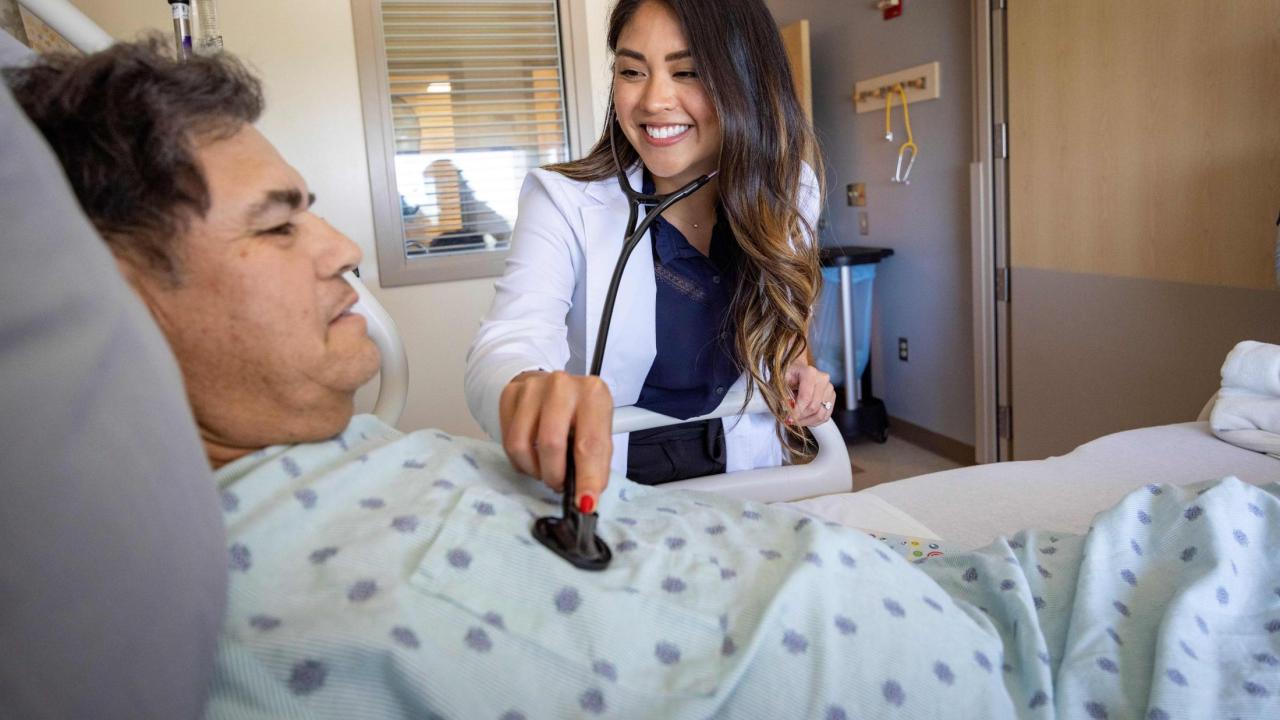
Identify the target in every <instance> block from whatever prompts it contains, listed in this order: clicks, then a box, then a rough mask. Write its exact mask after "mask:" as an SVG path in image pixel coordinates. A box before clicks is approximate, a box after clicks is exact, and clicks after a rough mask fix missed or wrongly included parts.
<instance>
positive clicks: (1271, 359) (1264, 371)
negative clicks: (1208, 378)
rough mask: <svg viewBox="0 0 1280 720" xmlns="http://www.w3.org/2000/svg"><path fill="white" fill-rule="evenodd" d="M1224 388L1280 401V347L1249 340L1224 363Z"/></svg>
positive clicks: (1235, 349) (1240, 345)
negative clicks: (1245, 391) (1246, 391)
mask: <svg viewBox="0 0 1280 720" xmlns="http://www.w3.org/2000/svg"><path fill="white" fill-rule="evenodd" d="M1222 387H1224V388H1235V389H1238V390H1248V391H1249V392H1251V393H1255V394H1257V395H1270V396H1272V397H1274V398H1277V399H1280V345H1271V344H1268V343H1260V342H1255V341H1253V340H1245V341H1243V342H1241V343H1240V344H1238V345H1236V346H1235V347H1234V348H1232V350H1231V352H1230V353H1228V354H1227V359H1226V361H1225V362H1223V363H1222Z"/></svg>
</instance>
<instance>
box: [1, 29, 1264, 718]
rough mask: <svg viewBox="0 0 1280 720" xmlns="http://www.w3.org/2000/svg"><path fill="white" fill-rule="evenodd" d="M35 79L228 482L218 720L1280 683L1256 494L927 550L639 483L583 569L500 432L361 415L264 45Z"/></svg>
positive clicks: (836, 709)
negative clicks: (274, 111)
mask: <svg viewBox="0 0 1280 720" xmlns="http://www.w3.org/2000/svg"><path fill="white" fill-rule="evenodd" d="M8 80H9V82H10V84H11V85H13V86H14V91H15V96H16V97H17V98H18V100H19V101H20V102H21V103H22V105H23V107H24V108H25V110H26V111H27V112H28V114H29V115H30V116H31V117H32V119H33V121H34V122H35V123H36V124H37V126H39V127H40V129H41V131H42V132H43V133H44V134H45V136H46V138H47V139H48V140H49V142H50V144H51V145H52V146H53V148H54V150H55V152H56V153H57V154H58V156H59V158H60V159H61V161H62V163H63V165H64V166H65V168H66V170H67V174H68V175H69V177H70V180H71V183H72V185H73V187H74V189H75V191H76V193H77V196H78V198H79V200H80V202H81V204H82V205H83V206H84V208H85V210H86V212H87V214H88V216H89V217H90V219H91V220H92V221H93V222H94V224H95V226H96V227H97V228H98V230H99V232H100V233H101V235H102V236H103V238H104V239H105V240H106V242H107V243H108V245H109V246H110V247H111V249H112V251H113V252H114V254H115V256H116V258H117V259H118V261H119V266H120V269H121V271H122V272H123V273H124V274H125V276H126V277H127V279H128V280H129V282H130V284H131V285H132V287H133V288H134V289H135V290H136V291H137V293H138V294H139V295H140V296H141V297H142V298H143V299H144V300H145V302H146V304H147V306H148V307H149V308H150V310H151V312H152V314H153V315H154V317H155V319H156V321H157V323H158V324H159V325H160V327H161V329H162V330H163V332H164V334H165V335H166V337H167V339H168V341H169V343H170V344H171V346H172V348H173V350H174V353H175V355H176V356H177V358H178V361H179V364H180V367H181V369H182V372H183V375H184V378H185V382H186V390H187V394H188V397H189V400H190V403H191V405H192V408H193V410H194V414H195V417H196V419H197V423H198V425H199V429H200V432H201V435H202V438H203V440H204V445H205V448H206V451H207V454H208V457H209V461H210V463H211V464H212V465H213V466H214V467H215V468H216V469H217V473H216V479H217V482H218V483H219V486H220V488H221V493H222V503H223V510H224V514H225V520H226V524H227V529H228V535H229V537H230V540H229V548H228V563H229V566H230V569H231V574H232V582H231V592H230V598H229V610H228V614H227V618H226V623H225V625H224V630H223V639H222V641H221V645H220V650H219V658H218V669H217V673H216V677H215V678H214V679H213V682H212V698H211V701H210V705H209V708H208V714H209V716H210V717H280V716H288V717H335V718H357V717H358V718H372V717H428V716H430V717H435V716H445V717H461V718H494V719H497V718H508V719H512V720H513V719H515V718H562V717H578V716H612V717H627V718H633V717H661V718H677V717H679V718H684V717H688V718H705V717H711V716H729V717H767V718H778V717H806V718H832V719H835V718H845V717H853V716H856V717H880V716H885V717H982V718H994V717H1015V716H1019V717H1051V716H1054V715H1055V714H1056V715H1058V716H1062V717H1093V718H1105V717H1147V718H1153V719H1156V718H1170V717H1184V716H1185V717H1207V716H1210V715H1213V716H1228V715H1234V714H1239V715H1249V714H1252V715H1253V716H1261V715H1260V713H1263V712H1264V710H1263V708H1265V707H1266V704H1267V703H1272V707H1273V708H1274V702H1275V698H1276V697H1277V696H1280V676H1278V675H1277V674H1276V670H1275V667H1276V665H1278V664H1280V661H1278V660H1277V659H1276V656H1277V655H1280V569H1278V567H1277V560H1276V557H1275V553H1270V554H1268V553H1266V552H1264V549H1265V548H1266V547H1268V546H1271V547H1274V546H1275V543H1276V535H1275V533H1276V532H1277V528H1280V504H1278V503H1277V502H1276V500H1275V498H1274V497H1273V496H1271V495H1269V494H1267V493H1266V492H1264V491H1262V490H1259V489H1257V488H1252V487H1249V486H1245V485H1242V484H1241V483H1239V482H1237V481H1226V482H1223V483H1220V484H1218V485H1215V486H1212V487H1211V488H1209V489H1205V490H1203V491H1202V494H1201V495H1199V496H1197V495H1196V494H1195V493H1194V492H1192V491H1188V490H1183V489H1180V488H1173V487H1163V488H1162V487H1160V486H1156V485H1152V486H1150V489H1149V490H1143V491H1141V492H1139V493H1136V494H1134V495H1132V496H1130V498H1128V499H1127V500H1126V501H1125V502H1124V504H1122V505H1121V506H1119V507H1118V508H1117V509H1115V510H1114V511H1109V512H1108V513H1104V514H1103V515H1100V516H1099V519H1098V521H1097V522H1096V524H1095V530H1094V532H1092V533H1090V534H1089V535H1088V536H1085V537H1067V536H1053V535H1048V534H1038V533H1024V534H1020V535H1018V536H1016V537H1015V538H1013V539H1010V540H1008V541H999V542H997V543H995V544H993V545H992V546H991V547H990V548H987V549H986V550H984V551H980V552H975V553H972V554H967V555H949V556H947V557H943V558H938V559H934V560H929V561H928V562H926V563H925V564H923V565H921V566H920V567H914V566H912V565H911V564H909V563H908V562H907V561H905V560H904V559H903V558H902V557H900V556H899V555H896V554H894V553H893V552H892V551H891V550H890V549H889V548H887V547H886V546H885V545H884V544H883V543H880V542H878V541H876V540H874V539H872V538H869V537H867V536H866V535H864V534H862V533H859V532H855V531H852V530H849V529H846V528H842V527H838V526H831V525H828V524H824V523H822V522H816V521H814V520H812V519H811V518H808V517H805V516H802V515H800V514H798V513H796V512H794V511H791V510H787V509H778V508H772V507H768V506H761V505H757V504H754V503H745V504H744V503H741V502H738V501H733V500H729V499H726V498H722V497H718V496H712V495H702V494H697V493H690V492H680V491H664V490H661V489H653V488H645V487H641V486H638V485H634V484H632V483H629V482H628V481H626V480H625V479H622V478H614V479H613V480H612V481H611V482H610V483H609V485H608V488H607V489H605V490H604V491H603V496H602V498H601V520H600V529H599V532H600V534H601V535H602V537H604V538H605V539H606V540H607V541H608V542H609V543H610V545H611V546H612V548H613V551H614V560H613V563H612V565H611V566H610V567H609V569H608V570H606V571H604V572H597V573H590V572H583V571H580V570H577V569H575V568H574V567H573V566H571V565H569V564H568V563H566V562H564V561H563V560H561V559H560V558H558V557H557V556H555V555H553V554H552V553H550V552H548V551H547V550H546V549H545V548H543V547H542V546H541V545H539V544H538V543H536V542H534V541H533V540H532V539H531V536H530V527H531V525H532V521H533V518H535V517H537V516H540V515H545V514H549V513H555V512H557V507H558V505H559V501H558V499H557V498H556V497H555V496H554V495H553V494H552V493H551V492H550V491H549V490H548V489H547V488H546V487H545V486H544V485H542V484H541V483H538V482H536V481H534V480H532V479H530V478H528V477H526V476H522V475H519V474H517V473H515V472H514V471H513V470H512V469H511V467H510V465H509V463H508V461H507V459H506V457H505V456H504V455H503V453H502V452H501V449H500V448H497V447H496V446H492V445H491V444H488V443H481V442H476V441H472V440H468V439H465V438H455V437H450V436H448V435H446V434H443V433H439V432H433V431H420V432H416V433H412V434H409V435H401V434H400V433H398V432H396V431H395V430H393V429H391V428H388V427H386V426H384V425H382V424H381V423H379V422H378V421H377V420H375V419H373V418H371V417H367V416H359V417H355V418H354V419H353V418H352V398H353V394H354V392H355V390H356V388H357V387H359V386H360V385H361V384H362V383H364V382H365V381H367V380H368V379H369V378H370V377H371V376H372V374H373V373H374V372H375V371H376V368H377V364H378V358H377V353H376V350H375V348H374V347H373V345H372V344H371V343H370V342H369V340H368V339H367V338H366V337H365V326H364V322H363V320H362V319H361V318H360V317H358V316H356V315H353V314H351V312H350V309H351V306H352V304H353V303H354V301H355V295H354V294H353V293H352V291H351V289H350V288H349V287H348V286H347V285H346V284H345V283H344V282H343V281H342V280H341V277H340V275H341V273H342V272H343V271H344V270H346V269H349V268H351V267H352V266H354V265H355V263H356V262H357V261H358V260H359V251H358V249H357V248H356V246H355V245H354V244H353V243H352V242H351V241H350V240H349V239H348V238H346V237H344V236H343V235H342V234H341V233H339V232H338V231H337V230H335V229H334V228H333V227H331V226H330V225H328V224H327V223H326V222H325V221H324V220H322V219H320V218H319V217H318V216H316V215H315V214H313V213H312V211H311V203H312V201H313V198H312V197H311V196H310V195H309V193H308V190H307V187H306V184H305V182H304V180H303V179H302V178H301V177H299V175H298V173H297V172H296V171H295V170H293V169H292V168H291V167H290V166H289V165H287V164H286V163H285V161H284V160H283V159H282V158H281V157H280V156H279V154H278V153H277V152H276V151H275V149H274V148H273V147H272V146H271V144H270V143H269V142H268V141H267V140H266V138H264V137H263V136H262V135H261V134H260V133H259V132H258V131H256V130H255V129H253V127H252V125H251V123H252V122H253V121H254V120H255V119H256V117H257V116H258V113H259V111H260V109H261V104H262V101H261V97H260V92H259V89H258V85H257V83H256V81H255V80H253V79H252V78H251V77H250V76H249V75H248V74H247V73H246V72H245V71H244V69H243V68H242V67H241V66H240V65H239V64H238V63H236V62H235V61H234V60H233V59H231V58H229V57H222V58H219V59H208V58H196V59H192V60H191V61H190V62H189V63H186V64H183V63H177V62H174V61H172V60H170V59H168V58H167V57H165V56H164V54H163V53H162V52H161V51H160V50H158V49H157V46H156V45H155V44H154V43H151V44H145V43H144V44H140V45H120V46H117V47H115V48H113V49H112V50H109V51H107V52H105V53H101V54H99V55H96V56H91V57H90V58H88V59H84V60H76V59H69V58H61V59H52V60H48V61H46V62H44V63H43V64H40V65H38V66H35V67H33V68H29V69H26V70H22V71H17V72H14V73H11V74H10V75H9V76H8ZM353 171H355V170H353ZM606 400H607V398H606ZM605 457H606V458H607V453H606V454H605ZM1154 480H1158V478H1155V479H1154ZM1246 507H1247V508H1248V509H1247V510H1246ZM1233 533H1234V534H1233ZM1242 537H1243V538H1246V539H1245V540H1243V541H1242V540H1241V539H1240V538H1242ZM1222 538H1225V540H1224V539H1222ZM1233 538H1234V539H1233ZM1197 547H1198V548H1199V551H1198V553H1197V551H1196V548H1197ZM1187 548H1190V550H1189V551H1188V549H1187ZM1188 553H1189V554H1190V557H1188ZM1228 560H1230V561H1231V562H1230V564H1229V565H1228ZM1228 567H1229V569H1228ZM922 570H923V572H922ZM1171 598H1173V599H1172V600H1171ZM1233 603H1234V604H1233ZM1180 648H1181V649H1180Z"/></svg>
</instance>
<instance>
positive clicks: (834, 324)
mask: <svg viewBox="0 0 1280 720" xmlns="http://www.w3.org/2000/svg"><path fill="white" fill-rule="evenodd" d="M851 270H852V272H851V275H852V279H853V307H854V313H856V317H855V318H854V338H853V340H854V370H855V373H854V377H855V378H861V377H862V374H863V373H864V372H866V370H867V361H868V360H869V359H870V357H871V286H872V283H873V282H874V281H875V279H876V265H875V264H873V263H868V264H864V265H854V266H853V267H852V268H851ZM841 320H842V319H841V317H840V268H838V267H824V268H822V297H821V299H820V300H819V302H818V311H817V315H816V317H815V318H814V321H813V325H812V327H810V329H809V342H810V343H811V344H812V346H813V355H814V359H815V362H816V364H817V367H818V369H819V370H821V371H823V372H825V373H827V374H829V375H830V376H831V383H832V384H833V385H835V386H837V387H839V386H842V385H844V348H843V347H842V344H841V343H842V339H841V333H842V330H841V326H842V322H841Z"/></svg>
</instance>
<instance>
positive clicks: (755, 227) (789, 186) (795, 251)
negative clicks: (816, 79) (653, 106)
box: [548, 0, 823, 460]
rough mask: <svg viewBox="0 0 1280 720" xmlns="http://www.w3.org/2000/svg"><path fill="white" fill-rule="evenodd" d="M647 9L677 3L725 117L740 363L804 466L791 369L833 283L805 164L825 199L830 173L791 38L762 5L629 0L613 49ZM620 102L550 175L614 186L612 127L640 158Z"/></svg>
mask: <svg viewBox="0 0 1280 720" xmlns="http://www.w3.org/2000/svg"><path fill="white" fill-rule="evenodd" d="M646 2H662V3H664V4H666V5H667V6H668V7H670V8H671V10H672V11H673V12H674V13H675V15H676V17H677V18H678V19H679V21H680V25H681V26H682V27H683V28H684V34H685V38H686V39H687V40H688V42H689V52H690V53H691V55H692V58H693V63H694V67H695V68H696V69H697V71H698V76H699V77H700V78H701V79H702V82H703V84H704V86H705V87H706V90H707V95H708V96H709V97H710V99H711V102H712V103H713V105H714V107H715V109H716V113H717V115H718V116H719V118H720V127H721V133H722V137H723V141H722V144H721V147H720V174H719V182H718V183H717V184H718V187H719V202H720V206H721V208H722V212H723V214H724V217H725V218H726V219H727V220H728V221H729V223H730V227H731V228H732V229H733V234H734V236H735V237H736V238H737V241H738V246H739V247H740V248H741V250H742V259H741V263H740V265H739V268H738V285H737V287H736V288H735V290H734V294H733V300H732V303H731V305H730V310H729V313H730V316H731V318H732V322H733V325H734V327H736V336H735V350H736V351H737V358H738V362H739V364H740V365H741V367H742V369H743V370H744V372H746V373H747V375H748V377H747V398H748V400H750V398H751V397H752V394H753V393H754V392H756V391H757V390H758V391H759V392H760V393H761V395H763V396H764V399H765V402H766V403H768V405H769V409H770V410H771V411H772V412H773V414H774V417H776V418H778V420H779V422H778V436H779V438H780V439H781V440H782V442H783V446H784V447H785V448H787V450H788V452H789V453H790V455H791V456H792V458H793V460H794V459H804V458H809V457H811V456H812V455H813V453H814V447H813V444H812V442H811V440H810V438H809V436H808V434H807V433H805V432H804V431H803V430H801V429H800V428H798V427H795V426H793V425H787V424H786V423H785V422H782V419H783V418H785V417H786V416H787V414H788V413H789V411H790V409H791V408H790V403H789V401H790V399H791V391H790V388H788V387H787V382H786V371H787V368H788V367H789V366H790V365H791V363H792V362H794V361H796V360H800V359H807V358H808V357H809V352H808V350H809V343H808V340H807V337H808V330H809V321H810V316H811V308H812V307H813V305H814V303H815V302H816V300H817V297H818V293H819V291H820V290H821V285H822V274H821V272H820V271H819V267H818V238H817V231H816V228H814V227H813V226H812V225H811V224H810V223H809V221H808V220H806V219H805V218H804V217H803V215H802V214H801V208H800V202H801V200H802V198H803V195H804V193H803V192H802V189H801V186H800V183H801V175H802V171H803V167H804V164H805V162H806V161H808V162H810V163H812V165H813V170H814V174H815V176H816V177H817V183H818V186H817V187H815V188H814V189H813V191H814V192H815V193H817V195H818V199H819V202H820V201H821V197H822V176H823V171H822V162H821V159H820V155H819V152H818V147H817V142H816V140H815V138H814V133H813V127H812V126H811V125H810V123H809V121H808V119H807V118H806V117H805V114H804V111H803V110H801V108H800V102H799V100H797V98H796V94H795V88H794V86H793V85H792V78H791V70H790V64H789V63H788V61H787V55H786V51H785V50H784V48H783V45H782V38H781V36H780V35H779V34H778V28H777V25H776V24H775V23H774V19H773V16H772V15H771V14H770V13H769V10H768V8H766V7H765V5H764V2H763V1H762V0H619V2H618V4H617V5H616V6H615V7H614V9H613V13H612V14H611V15H610V17H609V39H608V40H609V50H610V51H611V52H613V51H616V50H617V47H618V37H619V36H620V35H621V34H622V30H623V28H624V27H626V25H627V23H628V22H629V21H630V20H631V18H632V16H633V15H634V14H635V13H636V11H637V10H638V9H639V8H640V7H641V6H642V5H643V4H644V3H646ZM612 96H613V93H612V92H610V98H611V99H610V103H609V114H608V118H609V119H608V120H607V121H606V123H605V128H604V132H603V133H602V134H601V136H600V139H599V140H598V141H597V142H596V145H595V147H594V148H592V149H591V152H590V153H588V154H587V156H586V157H584V158H582V159H580V160H575V161H572V162H568V163H560V164H556V165H550V166H548V169H549V170H554V171H556V172H559V173H561V174H562V175H565V176H566V177H569V178H572V179H574V180H582V181H592V180H603V179H606V178H609V179H612V178H613V177H614V176H615V175H616V173H617V166H616V165H615V164H614V159H613V153H612V151H611V150H610V143H609V138H610V133H613V132H616V133H617V138H618V142H617V148H618V157H619V160H620V162H621V163H622V166H623V167H624V168H628V169H631V168H634V167H635V166H636V165H638V164H639V163H640V155H639V153H637V152H636V150H635V148H634V147H632V146H631V144H630V143H629V142H627V140H626V136H625V135H624V134H623V133H622V129H621V127H619V126H618V125H617V120H616V117H615V115H614V111H613V101H612Z"/></svg>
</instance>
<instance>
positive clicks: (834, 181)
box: [767, 0, 974, 445]
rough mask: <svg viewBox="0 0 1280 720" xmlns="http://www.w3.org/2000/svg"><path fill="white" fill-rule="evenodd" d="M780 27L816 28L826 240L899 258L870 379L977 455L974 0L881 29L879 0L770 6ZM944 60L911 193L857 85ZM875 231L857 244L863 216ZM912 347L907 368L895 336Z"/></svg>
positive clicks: (919, 12) (914, 419) (922, 1)
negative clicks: (799, 23)
mask: <svg viewBox="0 0 1280 720" xmlns="http://www.w3.org/2000/svg"><path fill="white" fill-rule="evenodd" d="M767 4H768V6H769V9H770V10H771V11H772V12H773V14H774V16H775V17H776V18H777V20H778V23H779V24H786V23H789V22H792V21H795V20H800V19H807V20H809V24H810V41H811V56H812V63H813V105H814V108H813V110H814V125H815V126H816V127H817V131H818V139H819V142H821V144H822V148H823V153H824V157H825V159H826V162H827V189H828V200H827V213H826V217H827V221H828V227H827V230H826V232H825V234H824V238H823V241H824V243H842V244H856V245H878V246H883V247H890V248H893V249H894V251H895V252H896V254H895V255H894V256H893V257H891V258H889V259H888V260H886V261H884V262H882V263H881V264H880V267H879V274H878V276H877V278H876V284H875V300H874V304H875V314H876V316H877V317H876V322H875V324H876V330H877V333H878V337H876V336H874V335H873V339H875V340H876V342H875V343H874V344H873V347H872V373H873V374H872V380H873V383H874V385H875V393H876V395H877V396H879V397H882V398H884V400H885V403H886V404H887V405H888V408H889V413H890V414H891V415H893V416H895V417H899V418H902V419H903V420H906V421H908V422H911V423H914V424H916V425H919V426H921V427H924V428H927V429H929V430H932V431H934V432H936V433H939V434H942V435H945V436H947V437H949V438H952V439H955V440H958V441H960V442H963V443H965V444H968V445H972V444H973V442H974V414H973V323H972V319H971V315H972V311H971V309H970V308H971V305H970V303H971V295H972V292H971V289H970V282H971V274H970V249H969V167H968V166H969V161H970V159H971V155H972V134H971V133H972V125H973V119H972V96H971V85H972V77H971V76H972V72H971V67H972V46H971V39H970V8H969V3H967V2H962V1H961V0H915V1H914V2H910V3H907V4H906V7H905V11H904V13H903V15H902V16H901V17H899V18H896V19H894V20H889V21H885V20H883V19H882V18H881V16H880V13H879V11H876V10H874V9H873V8H872V7H871V6H872V3H871V2H870V0H866V1H865V2H864V1H863V0H854V1H853V2H850V1H849V0H767ZM934 60H937V61H939V63H940V64H941V73H942V78H941V83H940V85H941V89H942V96H941V97H940V98H939V99H937V100H930V101H928V102H923V103H920V104H917V105H913V106H912V107H911V127H912V130H913V132H914V134H915V140H916V144H917V145H919V147H920V157H919V160H918V161H917V162H916V165H915V169H914V170H913V171H912V174H911V185H909V186H902V185H896V184H893V183H891V182H889V178H890V177H891V176H892V175H893V169H894V165H895V163H896V160H897V142H901V139H902V137H903V135H904V131H903V129H902V124H901V123H902V118H901V113H900V111H898V110H897V109H896V107H895V110H894V124H895V138H897V142H895V143H889V142H886V141H885V139H884V112H883V111H880V112H870V113H863V114H862V115H856V114H855V113H854V111H853V85H854V83H855V82H856V81H858V80H861V79H867V78H871V77H874V76H877V75H882V74H885V73H888V72H893V71H895V70H901V69H904V68H908V67H912V66H915V65H920V64H923V63H926V62H931V61H934ZM851 182H865V183H866V184H867V207H866V208H851V207H848V206H847V205H846V204H845V192H844V188H845V185H846V184H847V183H851ZM860 209H863V210H866V211H868V213H869V219H870V234H869V235H867V236H861V235H859V234H858V218H857V213H856V210H860ZM899 337H905V338H907V339H908V340H909V341H910V346H911V353H910V361H909V362H905V363H904V362H901V361H899V360H898V356H897V344H898V343H897V339H898V338H899Z"/></svg>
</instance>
